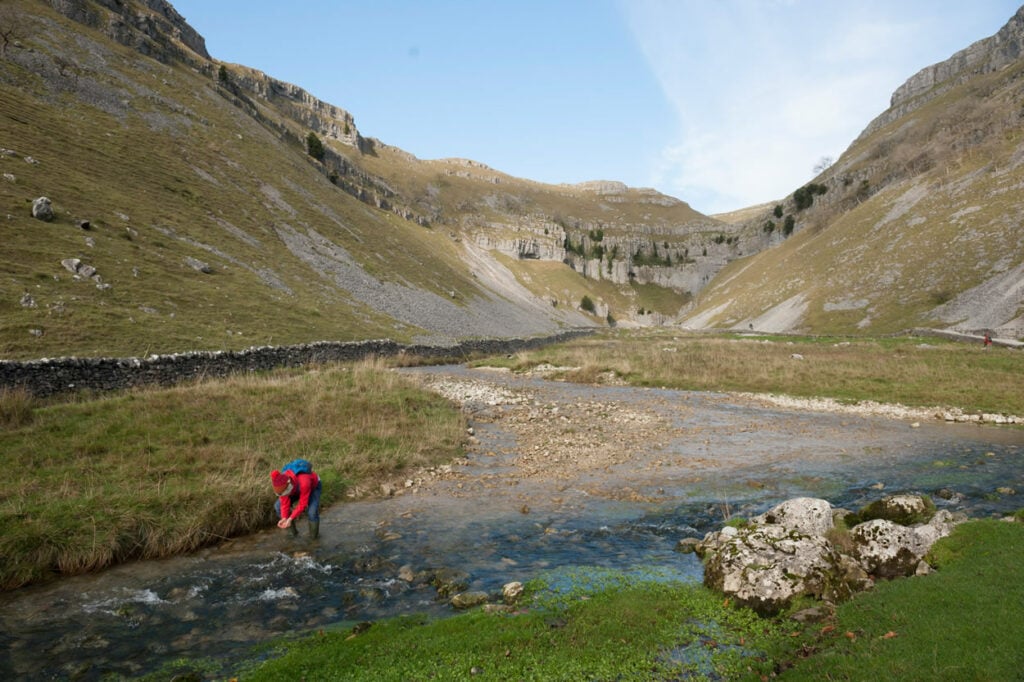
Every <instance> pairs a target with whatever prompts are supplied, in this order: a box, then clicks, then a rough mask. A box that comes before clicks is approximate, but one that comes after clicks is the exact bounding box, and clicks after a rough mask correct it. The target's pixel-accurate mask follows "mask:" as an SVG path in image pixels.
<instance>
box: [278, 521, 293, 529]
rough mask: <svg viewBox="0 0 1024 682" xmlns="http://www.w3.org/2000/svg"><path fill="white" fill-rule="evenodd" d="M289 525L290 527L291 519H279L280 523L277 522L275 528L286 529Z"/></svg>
mask: <svg viewBox="0 0 1024 682" xmlns="http://www.w3.org/2000/svg"><path fill="white" fill-rule="evenodd" d="M290 525H292V520H291V519H281V520H280V521H278V522H277V527H278V528H287V527H288V526H290Z"/></svg>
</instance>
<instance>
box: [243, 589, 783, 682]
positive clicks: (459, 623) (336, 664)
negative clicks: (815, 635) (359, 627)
mask: <svg viewBox="0 0 1024 682" xmlns="http://www.w3.org/2000/svg"><path fill="white" fill-rule="evenodd" d="M543 589H544V586H543V584H541V583H535V584H533V585H532V586H531V589H530V590H528V594H532V595H534V596H533V597H532V598H531V597H527V598H526V599H524V601H523V604H525V606H523V607H520V608H517V609H516V610H515V611H513V612H511V613H486V612H484V611H482V610H476V611H473V612H470V613H467V614H464V615H459V616H454V617H451V618H446V619H443V620H436V621H429V620H426V619H424V618H421V617H416V616H409V617H400V618H394V619H389V620H386V621H382V622H380V623H375V624H373V625H372V626H371V627H370V628H369V629H366V630H365V631H362V632H359V633H358V634H353V632H352V631H349V630H343V631H326V632H322V633H319V634H316V635H314V636H312V637H309V638H306V639H304V640H301V641H298V642H289V643H286V644H283V645H282V647H281V650H282V651H284V652H286V653H284V655H282V656H281V657H280V658H276V659H274V660H271V661H268V662H267V663H265V664H263V665H262V666H260V667H258V668H256V669H255V670H252V671H248V672H247V673H246V674H244V675H243V676H242V677H243V678H244V679H246V680H284V679H302V678H305V679H345V680H381V681H387V680H394V681H396V682H398V681H404V680H428V679H430V680H435V679H436V680H466V679H480V680H565V681H570V680H658V679H680V676H682V675H684V674H687V673H690V674H693V673H696V674H698V675H701V676H704V675H707V676H711V675H714V676H725V679H732V678H734V676H735V675H737V674H750V672H751V671H758V672H764V673H768V672H770V663H769V662H768V661H766V660H765V658H764V657H763V656H759V655H758V651H759V649H760V647H762V646H765V645H766V644H767V643H768V641H769V640H768V638H769V635H771V634H772V633H774V632H776V629H777V628H776V626H775V625H773V624H772V623H769V622H766V621H763V620H761V619H759V618H758V617H757V616H756V615H755V614H754V613H753V612H751V611H749V610H746V609H734V608H722V600H721V598H720V597H718V596H717V595H715V594H713V593H711V592H709V591H708V590H705V589H704V588H702V587H699V586H694V585H684V584H655V583H646V584H638V585H622V586H618V587H611V588H607V589H604V590H602V591H599V592H596V593H592V594H577V595H576V597H575V598H574V599H571V600H568V601H567V602H565V603H556V604H545V603H544V600H543ZM698 679H700V678H698ZM720 679H721V678H720Z"/></svg>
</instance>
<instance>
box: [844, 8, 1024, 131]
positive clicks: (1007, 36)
mask: <svg viewBox="0 0 1024 682" xmlns="http://www.w3.org/2000/svg"><path fill="white" fill-rule="evenodd" d="M1022 49H1024V7H1021V8H1020V9H1018V10H1017V13H1016V14H1014V15H1013V17H1011V18H1010V20H1009V21H1008V22H1007V23H1006V25H1005V26H1003V28H1001V29H999V31H998V32H997V33H996V34H995V35H993V36H991V37H989V38H985V39H983V40H979V41H977V42H976V43H974V44H972V45H970V46H969V47H967V48H965V49H963V50H960V51H959V52H957V53H956V54H954V55H953V56H952V57H950V58H949V59H947V60H945V61H943V62H939V63H938V64H932V65H931V66H928V67H925V68H923V69H921V70H920V71H918V72H917V73H916V74H914V75H913V76H911V77H910V78H909V79H908V80H907V81H906V82H905V83H904V84H903V85H901V86H900V87H898V88H897V89H896V91H895V92H893V94H892V98H891V99H890V103H889V109H887V110H886V111H885V112H884V113H882V114H881V115H879V116H878V117H877V118H876V119H875V120H874V121H872V122H871V123H870V124H869V125H868V127H867V128H865V130H864V132H863V133H861V135H860V137H861V138H864V137H867V136H868V135H870V134H871V133H873V132H874V131H876V130H878V129H879V128H882V127H883V126H886V125H888V124H889V123H891V122H892V121H895V120H897V119H899V118H901V117H902V116H905V115H906V114H908V113H910V112H911V111H914V110H915V109H918V108H920V107H922V106H924V105H925V104H927V103H928V102H930V101H931V100H933V99H934V98H936V97H938V96H939V95H941V94H942V93H944V92H946V91H947V90H949V89H950V88H952V87H954V86H955V85H958V84H960V83H963V82H965V81H967V80H969V79H971V78H973V77H975V76H978V75H979V74H984V73H991V72H993V71H998V70H999V69H1001V68H1003V67H1004V66H1006V65H1007V64H1010V63H1011V62H1013V61H1015V60H1017V59H1019V58H1020V56H1021V52H1022Z"/></svg>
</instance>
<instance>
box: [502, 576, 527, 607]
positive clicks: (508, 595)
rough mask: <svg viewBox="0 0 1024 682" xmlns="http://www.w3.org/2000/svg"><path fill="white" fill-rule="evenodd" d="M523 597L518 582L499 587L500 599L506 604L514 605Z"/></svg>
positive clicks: (521, 585) (520, 585) (521, 586)
mask: <svg viewBox="0 0 1024 682" xmlns="http://www.w3.org/2000/svg"><path fill="white" fill-rule="evenodd" d="M521 596H523V584H522V583H521V582H518V581H514V582H510V583H505V584H504V585H502V587H501V598H502V601H504V602H505V603H506V604H510V605H511V604H515V603H516V602H518V601H519V598H520V597H521Z"/></svg>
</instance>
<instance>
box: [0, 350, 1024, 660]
mask: <svg viewBox="0 0 1024 682" xmlns="http://www.w3.org/2000/svg"><path fill="white" fill-rule="evenodd" d="M410 372H412V373H416V374H420V375H432V376H438V375H446V376H449V377H451V378H454V379H457V380H460V381H462V380H472V381H478V380H482V381H485V382H488V383H491V384H495V385H500V386H502V387H504V388H506V389H508V390H511V391H514V392H518V393H521V394H522V395H524V396H528V398H526V399H524V400H523V402H521V403H519V404H516V405H508V404H506V405H501V404H498V405H476V406H471V407H472V410H473V418H472V419H471V423H472V425H473V427H474V431H475V435H476V438H477V440H478V443H477V444H476V445H474V447H473V448H472V450H471V451H470V452H469V453H468V458H467V461H466V462H465V463H464V464H460V465H458V466H456V467H454V468H453V469H452V471H451V473H450V474H449V475H445V476H439V477H434V478H429V477H428V478H427V479H426V480H423V481H418V480H417V481H410V483H409V486H408V487H407V488H401V487H400V488H399V490H398V491H397V494H396V495H395V496H393V497H390V498H386V499H377V500H371V501H358V502H349V503H346V504H342V505H338V506H335V507H334V508H331V509H329V510H326V511H325V512H324V513H323V522H322V526H321V539H320V540H319V541H316V542H312V541H310V540H308V539H307V538H306V537H305V533H306V524H305V522H304V521H303V522H301V523H300V528H301V530H302V532H303V536H302V537H300V538H298V539H295V540H292V539H289V538H288V537H287V536H286V534H285V533H283V532H270V531H268V532H265V533H259V534H255V535H253V536H249V537H245V538H239V539H236V540H233V541H230V542H226V543H224V544H223V545H221V546H219V547H216V548H212V549H208V550H205V551H203V552H200V553H197V554H195V555H193V556H189V557H182V558H176V559H172V560H166V561H145V562H136V563H133V564H130V565H126V566H121V567H117V568H115V569H112V570H108V571H104V572H102V573H99V574H96V575H90V576H82V577H75V578H67V579H63V580H60V581H58V582H56V583H54V584H51V585H45V586H41V587H35V588H29V589H23V590H18V591H15V592H11V593H5V594H0V603H2V605H3V608H2V609H0V623H2V631H0V674H2V676H3V677H4V679H81V680H96V679H102V678H104V677H105V676H124V677H137V676H141V675H143V674H145V673H147V672H152V671H154V670H157V669H160V668H161V666H164V665H166V664H167V663H169V662H172V661H177V660H181V659H190V660H192V661H200V660H202V659H205V661H206V665H205V667H203V668H202V669H203V670H205V671H206V674H210V675H213V676H217V677H226V676H229V675H230V674H231V673H232V672H235V671H237V669H238V662H239V661H241V660H243V659H245V658H247V657H250V656H251V648H252V646H253V645H254V644H258V643H260V642H263V641H266V640H267V639H269V638H271V637H275V636H277V635H280V634H283V633H289V632H308V631H315V630H317V629H322V628H349V627H352V626H353V625H354V624H356V623H359V622H362V621H368V620H374V619H378V618H383V617H387V616H391V615H397V614H401V613H426V614H430V615H434V616H439V617H440V616H444V615H448V614H451V613H453V611H452V608H451V607H450V606H448V604H447V601H446V600H445V599H443V598H441V597H440V596H439V594H438V590H437V589H436V587H435V586H433V585H431V584H430V583H429V582H428V580H427V577H429V576H431V575H433V574H435V573H441V574H446V575H448V576H449V577H451V576H454V578H455V579H456V581H455V582H457V583H460V582H461V589H465V590H481V591H485V592H489V593H496V592H498V591H500V589H501V586H502V585H503V584H504V583H507V582H510V581H514V580H518V581H523V582H525V581H527V580H529V579H531V578H534V577H538V576H542V575H543V576H547V577H548V578H549V579H551V580H552V581H553V582H555V583H557V582H558V581H559V580H560V579H562V578H564V579H565V580H571V579H572V578H571V575H572V572H573V571H574V570H575V569H584V570H587V569H593V568H599V569H600V568H609V569H615V570H621V571H626V572H635V573H641V574H643V575H657V576H662V577H665V578H669V579H682V580H692V581H699V580H700V579H701V575H702V572H701V566H700V564H699V562H698V560H697V559H696V558H695V557H694V556H693V555H685V554H680V553H677V552H676V551H675V550H674V548H675V546H676V543H677V542H678V540H679V539H681V538H683V537H699V536H703V534H704V533H705V532H707V531H709V530H711V529H712V528H714V527H717V526H718V525H720V524H721V522H722V520H723V518H725V517H727V516H729V515H740V516H748V515H752V514H755V513H759V512H761V511H763V510H764V509H766V508H768V507H770V506H772V505H774V504H776V503H778V502H780V501H782V500H784V499H788V498H790V497H795V496H803V495H809V496H814V497H823V498H825V499H828V500H829V501H830V502H832V504H833V505H835V506H842V507H846V508H849V509H856V508H858V507H860V506H861V505H863V504H865V503H867V502H870V501H872V500H874V499H877V498H879V497H881V496H882V495H884V494H887V493H892V492H900V491H919V492H924V493H928V494H932V496H933V499H934V500H935V501H936V503H937V504H938V505H939V506H940V507H945V508H949V509H952V510H955V511H965V512H967V513H969V514H971V515H973V516H988V515H997V514H1002V513H1005V512H1007V511H1012V510H1016V509H1019V508H1022V507H1024V431H1021V430H1012V429H1008V428H999V427H979V426H973V425H971V426H968V425H952V424H944V423H939V422H935V423H923V424H921V425H920V426H919V427H912V426H911V425H910V424H909V423H907V422H903V421H898V420H892V419H885V418H879V417H851V416H849V415H836V414H828V413H811V412H796V411H787V410H782V409H773V408H765V407H763V406H760V405H757V404H755V403H754V402H751V401H743V400H739V399H735V398H731V397H730V396H725V395H714V394H703V393H688V392H680V391H666V390H656V389H636V388H628V387H600V386H598V387H595V386H579V385H574V384H564V383H556V382H549V381H545V380H543V379H540V378H513V377H511V376H508V375H501V374H495V373H493V372H491V373H486V372H480V371H474V370H468V369H465V368H462V367H441V368H427V369H418V370H410ZM598 403H599V404H601V405H617V406H622V407H626V408H628V410H629V411H630V413H631V414H632V415H634V418H639V419H646V418H647V417H645V415H647V416H649V417H650V424H652V426H651V428H650V429H649V431H648V432H646V435H647V438H648V439H649V440H645V441H644V442H642V443H639V444H638V443H636V442H631V443H629V448H628V449H631V450H633V451H635V452H636V454H634V455H632V456H631V457H630V458H629V459H628V461H625V462H619V463H610V464H608V465H606V466H601V467H591V468H583V467H581V468H580V469H579V470H578V471H575V472H574V473H573V474H572V475H569V476H559V477H551V478H549V479H545V478H544V477H538V476H532V477H531V476H524V475H522V472H521V471H520V470H519V469H520V466H521V464H520V460H519V457H520V455H521V454H522V452H521V443H520V440H522V439H524V438H525V436H524V434H525V433H527V432H524V431H522V430H518V431H517V430H516V429H513V428H511V427H510V426H509V424H510V423H511V422H510V421H508V420H506V419H505V415H506V414H511V413H512V412H514V411H517V410H518V411H519V413H520V414H521V413H522V411H523V410H529V409H535V410H536V411H538V414H541V413H547V414H557V415H558V416H557V417H556V419H558V420H559V424H561V426H560V427H559V428H564V425H565V423H566V422H569V423H570V424H571V426H572V429H569V430H567V431H565V433H567V434H569V436H568V437H573V436H574V434H575V436H577V437H580V438H582V437H583V435H584V434H585V432H587V431H588V430H589V429H590V428H592V427H594V426H595V425H594V424H593V423H591V422H587V421H581V420H580V419H578V418H575V421H572V420H573V419H574V417H572V416H567V415H573V411H572V407H573V406H576V405H583V404H598ZM552 406H555V407H552ZM557 407H561V408H562V410H561V411H560V412H559V410H558V409H556V408H557ZM542 408H543V409H542ZM545 410H546V412H545ZM636 415H639V417H637V416H636ZM591 418H592V417H591ZM534 428H536V429H553V428H554V427H553V426H552V425H551V424H545V423H544V422H543V421H542V420H540V421H538V422H537V423H536V425H535V427H534ZM630 433H633V434H635V432H630ZM517 434H518V435H517ZM602 437H604V438H606V439H607V440H609V441H611V444H612V445H613V446H614V444H615V436H614V433H612V434H611V435H607V434H603V435H602ZM628 437H629V438H631V439H633V440H635V439H636V437H635V435H631V436H628ZM624 438H625V436H624ZM622 446H623V448H624V449H627V448H626V443H623V444H622ZM542 456H548V457H552V456H558V455H556V454H555V453H554V451H552V452H547V451H545V452H544V453H542ZM569 471H570V472H572V468H571V466H570V467H569ZM939 491H942V495H943V496H945V497H948V498H949V499H944V498H943V497H940V496H938V495H937V494H936V493H937V492H939ZM1018 491H1019V492H1018ZM271 503H272V497H271V496H270V495H269V494H268V504H271ZM196 669H197V670H198V669H200V668H199V667H198V666H197V667H196Z"/></svg>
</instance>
